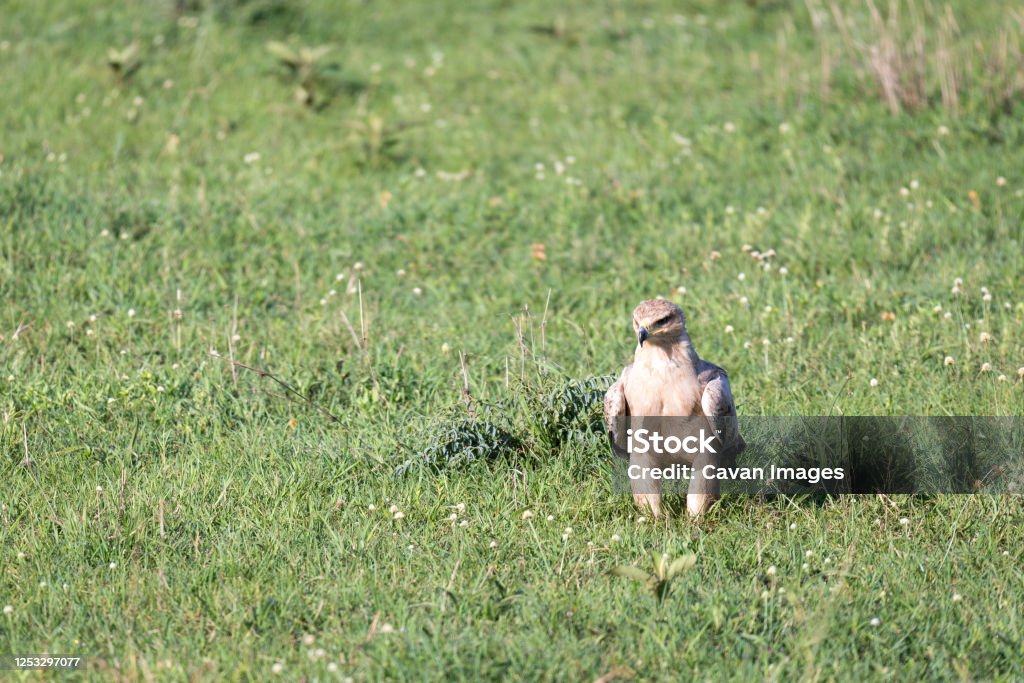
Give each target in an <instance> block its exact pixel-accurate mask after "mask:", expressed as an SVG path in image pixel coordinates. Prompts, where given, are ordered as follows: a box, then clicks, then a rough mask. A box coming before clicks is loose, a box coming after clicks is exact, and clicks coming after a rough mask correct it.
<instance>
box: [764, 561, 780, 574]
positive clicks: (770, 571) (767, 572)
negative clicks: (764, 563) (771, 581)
mask: <svg viewBox="0 0 1024 683" xmlns="http://www.w3.org/2000/svg"><path fill="white" fill-rule="evenodd" d="M778 572H779V570H778V569H776V568H775V565H774V564H773V565H772V566H770V567H768V569H767V571H765V574H767V575H768V576H775V575H776V574H778Z"/></svg>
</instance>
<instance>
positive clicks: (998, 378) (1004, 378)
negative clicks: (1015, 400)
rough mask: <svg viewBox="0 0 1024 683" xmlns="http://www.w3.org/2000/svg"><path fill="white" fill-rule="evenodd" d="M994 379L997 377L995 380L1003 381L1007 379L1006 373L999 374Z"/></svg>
mask: <svg viewBox="0 0 1024 683" xmlns="http://www.w3.org/2000/svg"><path fill="white" fill-rule="evenodd" d="M996 379H997V380H999V381H1000V382H1005V381H1007V379H1006V375H999V377H997V378H996Z"/></svg>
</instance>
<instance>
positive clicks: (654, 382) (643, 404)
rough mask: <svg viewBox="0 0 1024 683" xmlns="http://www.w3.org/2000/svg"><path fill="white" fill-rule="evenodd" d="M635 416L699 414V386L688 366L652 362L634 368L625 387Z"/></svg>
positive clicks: (690, 367) (685, 364)
mask: <svg viewBox="0 0 1024 683" xmlns="http://www.w3.org/2000/svg"><path fill="white" fill-rule="evenodd" d="M624 389H625V394H626V401H627V403H629V406H630V411H631V412H632V414H634V415H672V416H679V417H687V416H689V415H699V414H700V413H701V410H700V385H699V384H698V382H697V373H696V372H695V371H694V368H693V366H692V365H690V364H689V363H676V362H664V363H652V364H649V365H644V366H640V367H637V366H636V365H634V366H633V370H632V371H631V372H630V374H629V378H628V381H627V382H626V386H625V387H624Z"/></svg>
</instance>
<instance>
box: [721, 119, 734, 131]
mask: <svg viewBox="0 0 1024 683" xmlns="http://www.w3.org/2000/svg"><path fill="white" fill-rule="evenodd" d="M722 130H724V131H725V132H726V133H735V132H736V124H735V123H733V122H732V121H726V122H725V123H724V124H722Z"/></svg>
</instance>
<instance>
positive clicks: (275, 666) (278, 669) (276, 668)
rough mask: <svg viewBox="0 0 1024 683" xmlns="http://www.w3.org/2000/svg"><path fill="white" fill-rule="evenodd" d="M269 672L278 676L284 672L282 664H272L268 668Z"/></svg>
mask: <svg viewBox="0 0 1024 683" xmlns="http://www.w3.org/2000/svg"><path fill="white" fill-rule="evenodd" d="M270 670H271V671H272V672H273V673H275V674H279V673H281V672H282V671H284V664H282V663H281V662H274V664H273V665H272V666H271V667H270Z"/></svg>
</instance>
